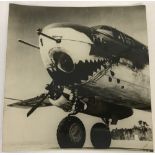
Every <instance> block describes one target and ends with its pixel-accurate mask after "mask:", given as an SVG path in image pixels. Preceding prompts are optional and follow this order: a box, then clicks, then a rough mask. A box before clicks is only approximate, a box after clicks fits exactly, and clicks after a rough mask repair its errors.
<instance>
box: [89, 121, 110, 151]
mask: <svg viewBox="0 0 155 155" xmlns="http://www.w3.org/2000/svg"><path fill="white" fill-rule="evenodd" d="M90 138H91V142H92V145H93V146H94V148H97V149H107V148H109V147H110V144H111V134H110V131H109V128H108V127H107V126H106V125H105V124H103V123H96V124H94V125H93V127H92V129H91V133H90Z"/></svg>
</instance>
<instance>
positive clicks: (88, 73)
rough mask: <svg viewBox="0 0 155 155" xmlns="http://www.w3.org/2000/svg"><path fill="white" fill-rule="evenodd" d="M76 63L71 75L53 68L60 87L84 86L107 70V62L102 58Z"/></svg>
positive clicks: (53, 76) (52, 72) (53, 74)
mask: <svg viewBox="0 0 155 155" xmlns="http://www.w3.org/2000/svg"><path fill="white" fill-rule="evenodd" d="M74 63H75V70H74V71H73V72H72V73H69V74H65V73H63V72H62V71H60V70H57V69H54V68H53V69H52V67H51V68H50V71H51V75H52V78H53V79H55V80H57V81H58V82H59V83H60V85H61V84H62V85H66V86H67V85H72V84H74V85H79V84H84V83H86V82H89V81H92V80H93V79H94V78H96V77H98V76H100V75H101V74H100V72H103V70H104V69H105V67H104V66H105V64H106V60H105V59H104V58H102V57H93V56H91V57H89V58H88V59H85V60H80V61H76V62H75V61H74ZM101 76H102V75H101Z"/></svg>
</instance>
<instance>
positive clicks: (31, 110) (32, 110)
mask: <svg viewBox="0 0 155 155" xmlns="http://www.w3.org/2000/svg"><path fill="white" fill-rule="evenodd" d="M48 95H49V94H48V93H47V94H43V98H42V100H41V101H40V102H38V103H37V104H36V105H34V106H33V107H32V108H31V109H30V111H29V112H28V113H27V117H29V116H30V115H31V114H32V113H33V112H34V111H35V110H36V109H37V108H38V107H39V106H40V105H41V103H42V102H43V101H44V100H45V99H46V98H47V96H48Z"/></svg>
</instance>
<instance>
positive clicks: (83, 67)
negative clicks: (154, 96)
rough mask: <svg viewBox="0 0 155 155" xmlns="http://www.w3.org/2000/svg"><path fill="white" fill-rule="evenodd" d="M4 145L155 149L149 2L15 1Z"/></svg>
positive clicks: (11, 16) (26, 148)
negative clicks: (71, 3) (48, 3)
mask: <svg viewBox="0 0 155 155" xmlns="http://www.w3.org/2000/svg"><path fill="white" fill-rule="evenodd" d="M4 94H5V99H4V119H3V151H5V152H19V151H25V152H29V151H39V150H40V151H44V150H52V149H55V150H56V149H59V150H60V149H86V150H92V149H100V150H105V149H106V150H107V151H108V150H109V151H110V150H115V151H116V152H117V151H119V150H121V149H123V150H124V151H126V150H140V151H153V135H152V116H151V115H152V113H151V90H150V73H149V50H148V40H147V21H146V8H145V6H144V5H137V6H117V7H116V6H115V7H109V6H107V7H105V6H104V7H102V6H100V7H50V6H49V7H48V6H46V7H45V6H26V5H17V4H10V6H9V19H8V37H7V52H6V77H5V93H4Z"/></svg>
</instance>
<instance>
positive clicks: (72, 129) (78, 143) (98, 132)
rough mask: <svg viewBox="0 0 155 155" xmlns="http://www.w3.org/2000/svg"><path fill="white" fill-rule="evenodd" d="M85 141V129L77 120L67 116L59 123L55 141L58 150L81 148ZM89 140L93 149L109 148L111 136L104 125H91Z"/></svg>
mask: <svg viewBox="0 0 155 155" xmlns="http://www.w3.org/2000/svg"><path fill="white" fill-rule="evenodd" d="M85 139H86V131H85V127H84V125H83V123H82V122H81V120H80V119H79V118H77V117H75V116H70V115H69V116H68V117H66V118H64V119H63V120H62V121H61V122H60V124H59V126H58V129H57V140H58V144H59V146H60V148H82V147H83V145H84V142H85ZM90 139H91V142H92V145H93V146H94V148H98V149H107V148H109V146H110V143H111V134H110V131H109V128H108V127H107V125H105V124H104V123H96V124H95V125H93V127H92V129H91V133H90Z"/></svg>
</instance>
